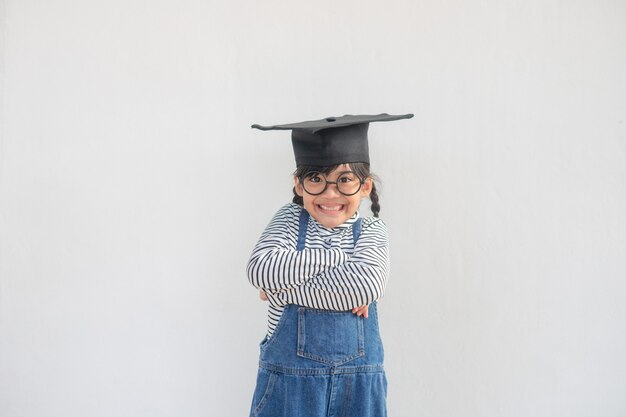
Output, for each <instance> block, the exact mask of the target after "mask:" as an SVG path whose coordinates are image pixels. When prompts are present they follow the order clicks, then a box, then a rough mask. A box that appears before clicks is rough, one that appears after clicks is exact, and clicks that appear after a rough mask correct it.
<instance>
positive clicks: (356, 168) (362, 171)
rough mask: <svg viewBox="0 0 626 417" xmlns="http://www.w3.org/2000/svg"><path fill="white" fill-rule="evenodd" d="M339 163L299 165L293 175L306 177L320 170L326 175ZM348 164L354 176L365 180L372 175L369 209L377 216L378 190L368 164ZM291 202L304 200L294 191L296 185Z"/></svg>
mask: <svg viewBox="0 0 626 417" xmlns="http://www.w3.org/2000/svg"><path fill="white" fill-rule="evenodd" d="M340 165H342V164H337V165H331V166H327V167H315V166H309V165H301V166H299V167H298V168H297V169H296V171H295V172H294V173H293V175H294V176H295V177H298V178H299V179H302V178H304V177H306V176H307V175H308V174H310V173H312V172H320V173H322V174H324V175H328V174H330V173H331V172H333V171H334V170H335V169H337V168H338V167H339V166H340ZM348 166H349V167H350V170H352V171H353V172H354V173H355V174H356V176H357V177H359V178H360V179H361V181H365V180H366V179H367V178H368V177H372V191H371V192H370V197H369V198H370V201H371V202H372V205H371V206H370V210H371V211H372V214H373V215H374V217H378V213H380V203H379V202H378V192H377V191H376V183H375V181H374V179H375V176H374V175H373V174H372V173H371V172H370V166H369V164H366V163H364V162H353V163H349V164H348ZM293 202H294V203H296V204H299V205H301V206H303V205H304V200H303V199H302V197H301V196H299V195H298V194H297V193H296V187H293Z"/></svg>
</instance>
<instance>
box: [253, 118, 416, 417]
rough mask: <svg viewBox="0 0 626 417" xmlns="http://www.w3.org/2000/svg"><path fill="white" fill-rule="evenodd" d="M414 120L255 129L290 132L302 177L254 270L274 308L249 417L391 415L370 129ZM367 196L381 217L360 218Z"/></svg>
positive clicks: (257, 253) (330, 121) (383, 257)
mask: <svg viewBox="0 0 626 417" xmlns="http://www.w3.org/2000/svg"><path fill="white" fill-rule="evenodd" d="M410 117H413V115H412V114H407V115H399V116H394V115H388V114H380V115H376V116H369V115H367V116H343V117H338V118H326V119H322V120H315V121H309V122H302V123H294V124H288V125H277V126H259V125H253V126H252V127H254V128H258V129H261V130H274V129H277V130H291V131H292V144H293V149H294V154H295V157H296V166H297V169H296V172H295V173H294V188H293V193H294V198H293V202H292V203H291V204H287V205H285V206H284V207H282V208H281V209H280V210H279V211H278V212H277V213H276V215H275V216H274V217H273V219H272V220H271V221H270V224H269V225H268V226H267V228H266V229H265V231H264V232H263V234H262V235H261V238H260V239H259V241H258V242H257V244H256V246H255V248H254V250H253V252H252V256H251V257H250V261H249V263H248V268H247V272H248V279H249V280H250V282H251V283H252V285H254V286H255V287H256V288H258V289H259V290H260V291H261V298H262V299H266V300H267V301H269V314H268V316H269V317H268V332H267V335H266V337H265V339H264V340H263V342H261V355H260V361H259V371H258V376H257V385H256V390H255V392H254V397H253V400H252V407H251V411H250V416H254V417H260V416H284V417H318V416H319V417H322V416H324V417H326V416H358V417H382V416H386V404H385V398H386V392H387V381H386V378H385V373H384V368H383V346H382V342H381V339H380V335H379V332H378V317H377V309H376V300H378V299H379V298H381V297H382V296H383V293H384V289H385V284H386V282H387V277H388V274H389V260H388V242H387V229H386V227H385V224H384V223H383V222H382V220H380V219H379V218H378V212H379V210H380V205H379V204H378V195H377V193H376V186H375V184H374V182H373V180H372V176H371V174H370V171H369V152H368V142H367V129H368V126H369V123H370V122H377V121H391V120H398V119H406V118H410ZM367 197H369V198H370V200H371V202H372V205H371V210H372V213H373V215H374V217H368V218H361V217H359V214H358V211H357V210H358V208H359V205H360V203H361V199H362V198H367Z"/></svg>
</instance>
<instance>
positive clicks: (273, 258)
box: [247, 204, 347, 305]
mask: <svg viewBox="0 0 626 417" xmlns="http://www.w3.org/2000/svg"><path fill="white" fill-rule="evenodd" d="M298 215H299V212H298V211H297V210H294V209H293V207H292V206H291V205H289V204H288V205H286V206H284V207H283V208H282V209H280V210H279V211H278V212H277V213H276V215H274V217H273V218H272V220H271V221H270V223H269V225H268V226H267V228H266V229H265V231H264V232H263V234H262V235H261V237H260V239H259V241H258V242H257V244H256V246H255V247H254V250H253V251H252V255H251V256H250V260H249V261H248V267H247V273H248V280H249V281H250V283H251V284H252V285H253V286H255V287H256V288H259V289H262V290H264V291H265V292H266V293H268V294H271V293H272V292H276V291H284V290H289V289H292V288H295V287H297V286H299V285H302V284H303V283H304V282H306V280H308V279H310V278H312V277H314V276H317V275H319V274H322V273H324V272H326V271H328V270H329V269H331V268H333V267H336V266H338V265H340V264H342V263H344V262H345V261H346V259H347V255H346V254H345V253H344V252H343V251H342V250H341V249H339V248H330V247H329V248H323V249H304V250H302V251H297V250H296V248H295V242H296V239H297V235H298V229H299V218H298ZM284 304H285V303H280V304H274V305H284Z"/></svg>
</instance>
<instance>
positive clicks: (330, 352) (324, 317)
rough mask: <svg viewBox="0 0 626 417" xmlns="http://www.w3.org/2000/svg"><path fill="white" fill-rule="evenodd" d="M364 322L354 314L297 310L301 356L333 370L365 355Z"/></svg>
mask: <svg viewBox="0 0 626 417" xmlns="http://www.w3.org/2000/svg"><path fill="white" fill-rule="evenodd" d="M364 345H365V343H364V340H363V318H362V317H358V316H357V315H355V314H352V313H351V312H344V311H327V310H316V309H312V308H305V307H300V308H299V309H298V350H297V354H298V356H300V357H302V358H307V359H311V360H314V361H317V362H321V363H324V364H327V365H331V366H338V365H342V364H344V363H346V362H349V361H351V360H353V359H356V358H359V357H361V356H364V355H365V347H364Z"/></svg>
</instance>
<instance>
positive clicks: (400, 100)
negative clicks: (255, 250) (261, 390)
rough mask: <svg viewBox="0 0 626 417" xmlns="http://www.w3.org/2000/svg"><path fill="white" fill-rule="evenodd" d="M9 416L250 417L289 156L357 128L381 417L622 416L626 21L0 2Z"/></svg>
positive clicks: (441, 7) (569, 15)
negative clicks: (369, 201) (341, 121)
mask: <svg viewBox="0 0 626 417" xmlns="http://www.w3.org/2000/svg"><path fill="white" fill-rule="evenodd" d="M0 13H1V19H0V24H1V27H2V30H1V32H0V34H1V35H0V36H1V43H0V45H1V55H0V56H1V62H0V70H1V73H2V75H1V79H0V80H1V85H0V86H1V88H2V93H1V99H2V101H1V104H0V106H1V107H0V123H1V131H0V134H1V137H0V416H2V417H99V416H106V417H125V416H129V417H139V416H146V417H159V416H177V417H178V416H185V417H187V416H189V417H193V416H242V415H247V412H248V409H249V404H250V400H251V395H252V389H253V385H254V378H255V374H256V361H257V354H258V351H257V344H258V342H259V341H260V339H261V337H262V334H263V332H264V326H265V317H264V314H265V306H264V305H263V304H262V303H261V302H260V301H258V299H257V294H256V292H255V291H254V290H253V289H252V287H250V286H249V284H248V283H247V280H246V277H245V264H246V261H247V257H248V255H249V252H250V250H251V248H252V246H253V244H254V242H255V241H256V239H257V237H258V235H259V233H260V232H261V231H262V229H263V228H264V226H265V224H266V223H267V221H268V220H269V218H270V217H271V215H272V214H273V212H274V211H275V210H276V209H277V208H278V207H279V206H280V205H282V204H283V203H284V202H286V201H287V200H288V199H289V198H290V181H291V180H290V175H289V174H290V172H292V170H293V168H294V163H293V160H292V154H291V149H290V146H291V145H290V143H289V139H288V136H289V135H288V134H286V133H280V132H271V133H262V132H258V131H253V130H251V129H250V128H249V125H250V124H251V123H280V122H293V121H298V120H306V119H314V118H321V117H325V116H330V115H341V114H344V113H379V112H389V113H404V112H414V113H415V114H416V117H415V118H414V119H412V120H410V121H402V122H397V123H392V124H384V125H383V124H377V125H372V126H371V129H370V132H371V148H372V162H373V168H374V169H375V171H376V172H377V173H378V174H379V175H380V177H381V178H382V180H383V195H382V213H381V215H382V217H383V218H384V219H385V220H386V222H387V224H388V225H389V227H390V229H391V233H392V251H393V253H392V254H393V276H392V280H391V282H390V284H389V287H388V292H387V296H386V298H385V299H384V300H383V301H381V305H380V308H381V314H382V327H383V330H382V331H383V336H384V338H385V342H386V352H387V369H388V377H389V380H390V393H389V411H390V416H397V417H400V416H411V417H413V416H428V417H448V416H449V417H453V416H454V417H495V416H502V417H527V416H542V417H554V416H567V417H578V416H580V417H592V416H599V417H623V416H625V415H626V395H624V392H625V389H626V359H625V358H626V356H625V355H626V332H625V330H624V329H625V327H624V326H625V325H624V323H625V319H626V282H625V279H626V214H625V213H626V187H625V186H626V124H625V118H626V24H624V23H625V22H626V3H624V2H623V1H618V0H614V1H611V0H596V1H583V0H570V1H559V0H525V1H522V0H519V1H515V0H511V1H500V0H476V1H460V0H449V1H436V0H419V1H414V0H392V1H385V2H381V1H328V0H326V1H308V2H303V1H278V0H272V1H263V2H256V1H225V0H223V1H206V0H205V1H201V0H183V1H180V0H179V1H171V0H169V1H168V0H160V1H148V0H124V1H121V0H107V1H103V0H99V1H98V0H90V1H79V0H45V1H44V0H19V1H18V0H4V1H3V2H1V3H0Z"/></svg>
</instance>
